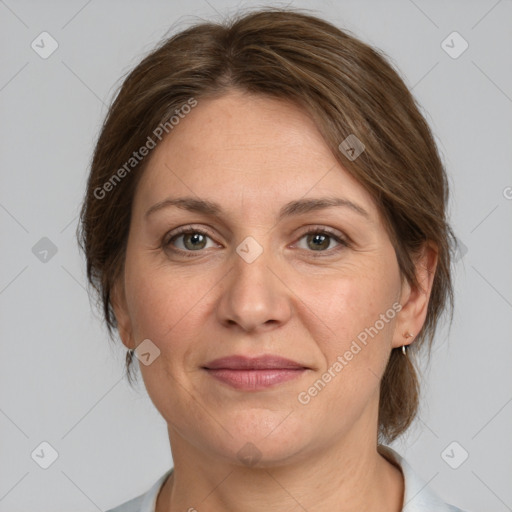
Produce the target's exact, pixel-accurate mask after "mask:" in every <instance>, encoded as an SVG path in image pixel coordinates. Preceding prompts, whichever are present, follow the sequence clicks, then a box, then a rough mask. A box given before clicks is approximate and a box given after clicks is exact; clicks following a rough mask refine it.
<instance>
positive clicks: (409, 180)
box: [77, 9, 454, 441]
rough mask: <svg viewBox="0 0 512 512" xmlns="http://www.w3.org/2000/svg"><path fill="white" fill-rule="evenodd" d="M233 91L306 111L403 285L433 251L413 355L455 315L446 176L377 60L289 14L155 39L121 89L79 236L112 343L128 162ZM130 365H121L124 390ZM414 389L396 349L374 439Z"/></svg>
mask: <svg viewBox="0 0 512 512" xmlns="http://www.w3.org/2000/svg"><path fill="white" fill-rule="evenodd" d="M233 88H237V89H240V90H243V91H246V92H250V93H254V94H263V95H269V96H272V97H274V98H282V99H286V100H291V101H294V102H295V103H296V104H297V105H299V106H301V108H304V109H306V111H307V112H308V113H309V114H310V115H311V116H312V118H313V119H314V120H315V122H316V124H317V126H318V128H319V129H320V131H321V133H322V135H323V137H324V138H325V140H326V142H327V144H328V145H329V147H330V148H331V150H332V152H333V154H334V155H335V156H336V158H337V159H338V161H339V162H340V163H341V164H342V165H343V167H344V168H345V169H346V170H347V171H348V172H349V173H350V174H351V175H352V176H354V177H355V178H356V179H357V180H358V182H359V183H360V184H361V185H362V186H364V187H365V188H366V189H367V190H368V191H369V192H370V194H371V195H372V197H373V198H374V200H375V202H376V204H377V206H378V208H379V211H380V213H381V215H382V217H383V219H384V221H385V223H386V226H387V229H388V231H389V235H390V238H391V240H392V242H393V245H394V247H395V251H396V255H397V260H398V264H399V268H400V270H401V273H402V276H403V278H405V279H407V280H408V282H409V283H410V284H411V285H412V286H414V287H417V286H419V283H418V281H417V278H416V274H415V257H416V256H417V254H418V251H419V250H420V249H421V248H422V247H423V245H424V243H425V242H426V241H431V242H432V243H434V244H435V245H436V246H437V250H438V265H437V270H436V273H435V276H434V281H433V287H432V291H431V296H430V301H429V304H428V312H427V317H426V321H425V324H424V326H423V328H422V330H421V332H420V333H417V335H416V339H415V342H414V344H413V351H412V352H414V351H415V350H416V349H417V348H418V347H421V346H422V345H424V344H425V342H427V343H426V344H427V346H428V348H429V349H430V346H431V343H432V339H433V336H434V332H435V328H436V325H437V323H438V321H439V318H440V316H441V315H442V313H443V311H445V310H446V309H449V310H450V312H451V311H452V308H453V291H452V283H451V270H450V261H451V251H452V247H453V243H452V242H453V240H454V237H453V233H452V231H451V228H450V226H449V225H448V223H447V221H446V212H445V208H446V202H447V199H448V184H447V179H446V175H445V171H444V168H443V165H442V162H441V160H440V157H439V155H438V152H437V149H436V145H435V142H434V139H433V136H432V134H431V131H430V129H429V127H428V125H427V123H426V121H425V119H424V117H423V116H422V114H421V113H420V111H419V108H418V105H417V104H416V102H415V100H414V98H413V97H412V95H411V93H410V92H409V90H408V89H407V87H406V85H405V84H404V82H403V81H402V79H401V78H400V76H399V75H398V73H397V72H396V71H395V70H394V69H393V68H392V67H391V65H390V64H389V63H388V62H387V59H386V58H385V57H384V56H383V55H382V54H381V53H380V52H379V51H377V50H375V49H373V48H371V47H369V46H368V45H366V44H364V43H363V42H361V41H359V40H358V39H357V38H355V37H354V36H352V35H350V34H349V33H347V32H345V31H342V30H340V29H338V28H336V27H334V26H333V25H331V24H329V23H327V22H326V21H323V20H321V19H319V18H317V17H314V16H311V15H309V14H307V13H304V12H299V11H297V10H288V9H284V10H283V9H264V10H259V11H253V12H249V13H248V14H245V15H239V16H238V17H236V18H235V19H232V20H230V21H226V22H224V23H222V24H217V23H209V22H201V23H199V24H197V25H195V26H192V27H191V28H188V29H186V30H184V31H182V32H180V33H178V34H176V35H174V36H173V37H171V38H169V39H166V40H164V41H163V42H162V44H161V45H160V46H159V47H158V48H156V49H155V50H154V51H152V52H151V53H150V54H149V55H148V56H147V57H145V58H144V59H143V60H142V62H140V64H138V65H137V66H136V67H135V69H133V71H131V72H130V73H129V75H128V76H127V77H126V79H125V80H124V82H123V83H122V86H121V88H120V90H119V92H118V94H117V97H116V98H115V100H114V102H113V104H112V105H111V107H110V110H109V112H108V115H107V117H106V119H105V122H104V124H103V127H102V130H101V134H100V136H99V139H98V141H97V145H96V148H95V151H94V155H93V159H92V164H91V171H90V175H89V179H88V184H87V192H86V197H85V200H84V203H83V206H82V211H81V225H80V226H79V230H78V232H77V236H78V238H79V244H80V246H81V248H82V250H83V251H84V252H85V256H86V259H87V277H88V279H89V282H90V284H91V285H92V286H93V287H94V289H95V290H96V292H97V293H98V298H99V299H100V300H99V302H101V304H102V309H103V314H104V317H105V320H106V324H107V327H108V331H109V334H110V336H111V338H112V333H113V330H114V329H115V328H117V324H116V318H115V315H114V312H113V309H112V304H111V298H112V290H113V285H114V283H116V282H117V280H118V279H119V278H120V276H122V272H123V264H124V258H125V251H126V243H127V238H128V231H129V226H130V217H131V205H132V199H133V196H134V191H135V188H136V186H137V183H138V180H139V179H140V176H141V174H142V172H143V170H144V169H145V167H146V165H147V164H148V161H149V160H150V157H148V158H146V159H143V160H141V161H140V163H139V162H137V163H136V165H135V166H134V167H135V171H134V172H131V169H128V168H127V166H126V162H128V161H130V159H131V157H132V155H133V152H134V151H135V150H137V149H138V148H141V147H142V146H144V145H146V144H148V141H149V140H150V138H151V139H154V137H155V135H154V134H155V133H159V132H157V127H159V126H160V127H162V126H164V127H167V128H166V129H165V131H166V132H168V131H170V129H172V126H171V123H170V122H169V119H171V117H172V116H173V115H174V114H175V113H178V111H179V110H180V109H181V108H182V107H183V105H185V104H187V103H189V104H191V103H192V102H191V99H192V100H193V101H199V102H200V101H201V98H204V97H207V96H209V97H211V96H215V95H222V94H224V93H226V92H227V91H228V90H229V89H233ZM160 131H161V128H160ZM351 134H352V135H355V136H356V137H357V138H358V139H359V140H360V141H362V142H363V144H364V146H365V151H363V152H362V153H361V155H360V156H359V157H358V158H356V159H352V158H349V157H348V156H347V154H346V153H344V152H343V151H340V149H339V145H340V143H341V142H342V141H344V140H345V139H346V137H348V136H349V135H351ZM132 163H133V162H132ZM122 169H124V172H122ZM116 173H117V174H116ZM107 192H108V197H107V198H105V197H106V196H107ZM447 306H450V307H449V308H447ZM409 354H410V352H409ZM130 362H131V358H130V357H129V356H127V374H128V379H129V381H130V384H131V376H130ZM418 391H419V384H418V378H417V373H416V370H415V366H414V364H413V362H412V361H411V358H410V355H409V357H404V356H403V355H402V354H401V353H400V352H399V351H398V350H396V349H395V350H393V351H392V353H391V356H390V359H389V362H388V366H387V368H386V371H385V374H384V377H383V379H382V382H381V397H380V406H379V407H380V408H379V437H380V438H381V439H384V440H387V441H392V440H393V439H395V438H396V437H397V436H398V435H400V434H402V433H403V432H404V431H405V430H406V429H407V428H408V427H409V425H410V423H411V422H412V420H413V419H414V417H415V415H416V412H417V409H418Z"/></svg>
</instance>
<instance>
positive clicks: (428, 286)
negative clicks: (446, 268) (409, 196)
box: [392, 242, 438, 348]
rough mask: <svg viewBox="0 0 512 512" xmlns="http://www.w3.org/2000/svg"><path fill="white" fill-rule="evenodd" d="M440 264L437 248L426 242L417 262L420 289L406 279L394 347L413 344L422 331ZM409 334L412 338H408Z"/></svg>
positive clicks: (403, 283)
mask: <svg viewBox="0 0 512 512" xmlns="http://www.w3.org/2000/svg"><path fill="white" fill-rule="evenodd" d="M437 262H438V250H437V246H436V245H435V244H434V243H432V242H426V243H425V245H424V246H423V248H422V250H421V252H420V254H419V256H418V258H417V259H416V261H415V267H416V278H417V280H418V283H419V288H418V287H411V285H410V284H409V283H408V282H407V280H406V279H405V278H404V279H403V282H402V290H401V296H400V304H401V305H402V309H401V310H400V312H399V314H398V316H397V321H396V324H395V332H394V335H393V343H392V345H393V347H394V348H396V347H401V346H402V345H409V344H410V343H412V342H413V341H414V339H415V337H416V336H417V334H418V333H419V332H420V331H421V328H422V327H423V324H424V323H425V318H426V317H427V310H428V302H429V299H430V293H431V292H432V284H433V283H434V275H435V272H436V267H437ZM407 333H410V334H412V336H406V334H407Z"/></svg>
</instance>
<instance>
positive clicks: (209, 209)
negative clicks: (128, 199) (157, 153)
mask: <svg viewBox="0 0 512 512" xmlns="http://www.w3.org/2000/svg"><path fill="white" fill-rule="evenodd" d="M170 206H175V207H177V208H181V209H183V210H187V211H190V212H195V213H202V214H205V215H212V216H220V215H221V214H222V207H221V206H220V205H219V204H218V203H215V202H212V201H207V200H204V199H197V198H195V197H176V198H173V197H169V198H167V199H164V200H163V201H160V202H158V203H156V204H154V205H153V206H151V207H150V208H149V209H148V210H147V211H146V213H145V214H144V217H145V218H146V219H147V218H148V217H149V216H151V215H153V214H154V213H156V212H157V211H160V210H162V209H164V208H168V207H170ZM332 207H344V208H349V209H351V210H352V211H354V212H356V213H358V214H359V215H361V216H363V217H365V218H366V219H368V220H369V219H370V215H369V214H368V212H367V211H366V210H365V209H364V208H363V207H361V206H359V205H358V204H356V203H354V202H352V201H349V200H348V199H343V198H341V197H319V198H314V199H297V200H295V201H291V202H289V203H287V204H285V205H284V206H283V207H282V208H281V210H280V211H279V214H278V220H279V221H281V220H282V219H284V218H286V217H291V216H293V215H302V214H304V213H310V212H313V211H318V210H323V209H325V208H332Z"/></svg>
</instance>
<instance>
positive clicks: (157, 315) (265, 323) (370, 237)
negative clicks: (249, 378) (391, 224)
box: [114, 90, 437, 512]
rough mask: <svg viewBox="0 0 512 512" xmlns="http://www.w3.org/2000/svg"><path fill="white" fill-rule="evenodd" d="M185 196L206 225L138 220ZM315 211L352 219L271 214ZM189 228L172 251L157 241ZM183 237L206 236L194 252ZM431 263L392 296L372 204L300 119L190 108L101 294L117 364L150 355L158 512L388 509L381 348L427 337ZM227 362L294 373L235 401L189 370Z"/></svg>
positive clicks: (390, 266)
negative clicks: (340, 202) (318, 236)
mask: <svg viewBox="0 0 512 512" xmlns="http://www.w3.org/2000/svg"><path fill="white" fill-rule="evenodd" d="M185 196H186V197H193V198H196V199H198V198H200V199H204V200H208V201H213V202H215V203H218V205H219V207H220V208H221V210H222V212H221V213H220V214H209V213H208V214H207V213H202V212H194V211H188V210H186V209H183V208H179V207H177V206H169V207H166V208H162V209H160V210H158V211H155V212H154V213H152V214H151V215H149V216H148V217H145V213H146V212H147V210H148V209H149V208H151V207H152V206H153V205H155V204H157V203H159V202H161V201H163V200H165V199H167V198H169V197H174V198H176V197H185ZM322 197H330V198H332V197H339V198H344V199H346V200H349V201H351V202H353V203H355V204H357V205H358V206H359V207H361V208H363V209H364V210H365V211H366V213H367V216H364V215H361V214H360V213H358V212H356V211H354V210H353V209H351V208H349V207H328V208H323V209H320V210H317V211H310V212H307V213H301V214H296V215H291V216H289V217H285V218H283V219H281V220H279V219H278V213H279V210H280V209H281V207H283V205H285V204H286V203H288V202H290V201H294V200H298V199H312V198H322ZM190 224H192V227H191V230H190V233H189V235H188V237H187V236H186V235H185V236H183V235H182V236H178V237H177V238H173V237H172V235H173V233H175V230H176V228H178V227H180V226H188V225H190ZM194 228H200V229H203V230H206V231H207V232H208V236H207V237H206V238H204V239H199V242H200V243H198V239H197V238H196V239H194V238H193V233H194ZM312 228H320V229H330V230H332V231H333V232H334V233H335V236H339V237H340V238H341V239H345V240H347V241H348V245H343V244H342V243H339V242H337V241H336V239H335V238H328V239H327V241H325V239H324V244H323V245H322V244H320V245H321V246H322V248H321V249H320V250H319V249H318V248H317V245H315V243H314V242H312V240H311V239H312V238H313V239H314V236H309V237H308V235H307V232H308V231H310V230H311V229H312ZM249 236H250V237H253V238H254V239H255V240H256V241H257V242H258V244H259V245H260V246H261V248H262V250H263V252H262V253H261V254H260V255H259V256H258V257H257V258H256V259H255V260H254V261H253V262H252V263H247V262H246V261H245V260H244V259H243V258H241V257H240V256H239V254H238V253H237V252H236V248H237V246H239V244H240V243H241V242H242V241H243V240H244V239H245V238H246V237H249ZM171 238H172V240H171V241H170V242H169V239H171ZM194 240H195V245H194ZM165 242H168V245H167V246H166V245H165ZM185 243H187V245H184V244H185ZM196 247H198V248H196ZM173 248H174V251H173V250H172V249H173ZM179 249H181V250H182V252H181V253H180V252H179ZM184 252H187V253H188V254H190V253H192V254H191V257H186V256H184V255H183V253H184ZM315 256H316V257H315ZM436 263H437V255H436V251H435V249H434V248H433V247H431V246H425V249H424V251H423V255H422V256H421V257H420V258H419V259H418V262H417V273H418V277H419V281H420V283H421V284H422V289H420V290H418V289H411V287H410V286H409V285H408V284H407V283H406V282H404V281H403V280H402V278H401V275H400V272H399V268H398V264H397V259H396V255H395V251H394V248H393V246H392V244H391V242H390V239H389V236H388V234H387V232H386V230H385V228H384V224H383V222H382V219H381V216H380V213H379V211H378V209H377V207H376V205H375V203H374V201H373V199H372V197H371V196H370V195H369V194H368V193H367V192H366V191H365V189H364V188H363V187H362V186H361V185H360V184H359V183H358V182H357V181H356V180H355V179H353V178H352V177H351V176H350V175H349V174H348V173H347V172H346V171H345V170H344V169H343V168H342V166H341V165H340V164H339V163H338V161H337V160H336V159H335V157H334V155H333V154H332V153H331V152H330V150H329V148H328V147H327V146H326V143H325V142H324V140H323V139H322V137H321V135H320V133H319V131H318V129H317V128H316V126H315V125H314V123H313V122H312V120H311V119H310V117H308V116H307V114H306V113H305V112H304V111H303V110H301V109H300V108H298V107H297V106H295V105H293V104H291V103H288V102H285V101H283V100H276V99H270V98H267V97H262V96H256V95H250V94H248V93H243V92H240V91H234V90H233V91H230V92H229V93H227V94H225V95H224V96H222V97H220V98H216V99H200V100H199V103H198V106H197V107H195V108H194V109H193V110H192V112H191V113H190V114H188V115H187V116H186V118H185V119H183V120H181V122H180V124H179V125H178V126H176V127H175V128H174V130H173V131H172V132H171V133H170V135H169V136H168V137H167V138H166V139H164V140H163V141H162V142H161V143H160V144H159V146H158V147H157V148H155V149H154V150H153V155H152V157H151V160H150V162H149V165H148V167H147V169H146V170H145V173H144V175H143V176H142V178H141V181H140V183H139V185H138V188H137V191H136V194H135V197H134V202H133V210H132V220H131V225H130V232H129V238H128V245H127V253H126V261H125V269H124V275H123V277H122V279H121V280H120V281H119V282H118V283H117V284H116V288H115V290H114V292H115V293H114V311H115V313H116V317H117V320H118V324H119V333H120V336H121V338H122V341H123V343H124V344H125V345H126V347H128V348H135V347H136V346H137V345H138V344H139V343H141V341H142V340H144V339H150V340H151V341H152V343H154V344H155V345H156V346H157V347H158V349H159V350H160V355H159V356H158V357H157V358H156V359H155V360H154V361H153V362H152V363H151V364H149V365H148V366H146V365H144V364H140V365H139V366H140V369H141V373H142V376H143V379H144V383H145V386H146V388H147V391H148V394H149V396H150V398H151V400H152V401H153V403H154V405H155V406H156V408H157V409H158V411H159V412H160V413H161V414H162V416H163V417H164V419H165V420H166V422H167V424H168V432H169V440H170V443H171V450H172V456H173V461H174V473H173V475H172V476H171V477H170V478H168V479H167V481H166V482H165V485H164V486H163V488H162V490H161V492H160V494H159V496H158V501H157V512H169V511H177V510H189V509H190V508H191V507H195V508H196V509H197V510H198V511H200V512H202V511H211V512H217V511H223V512H226V511H240V510H244V511H246V512H251V511H261V510H279V511H292V510H304V509H306V510H308V511H310V512H313V511H315V512H323V511H328V510H329V511H330V510H339V511H344V512H348V511H356V510H357V511H360V510H369V511H370V510H371V511H373V510H375V511H377V510H379V511H390V512H391V511H393V512H398V511H399V510H401V508H402V499H403V492H404V489H403V478H402V474H401V472H400V470H399V469H398V468H397V467H395V466H394V465H393V464H391V463H390V462H389V461H387V459H385V458H384V457H382V456H381V455H380V454H379V453H378V452H377V425H378V423H377V420H378V417H377V413H378V403H379V384H380V380H381V377H382V375H383V373H384V370H385V368H386V364H387V361H388V358H389V355H390V352H391V350H392V348H394V347H400V346H402V345H404V344H408V343H410V342H411V341H412V340H413V339H414V338H408V339H406V338H405V337H404V333H405V332H407V331H409V332H411V333H417V332H419V330H420V329H421V326H422V325H423V323H424V321H425V316H426V312H427V304H428V299H429V295H430V290H431V286H432V279H433V275H434V271H435V266H436ZM394 303H400V305H401V307H402V309H401V311H400V312H399V313H398V314H397V315H396V316H395V317H394V318H393V319H392V320H390V321H389V322H388V323H386V324H385V326H384V328H382V329H381V330H380V331H379V332H378V335H376V336H374V337H373V338H370V341H369V342H368V344H367V345H366V346H364V347H363V348H362V350H361V351H360V352H359V353H357V355H355V356H354V357H353V359H352V360H351V361H350V362H349V363H348V364H347V365H346V366H345V367H344V368H343V370H342V371H341V372H339V373H338V374H337V375H336V377H335V378H332V380H331V381H330V382H329V383H328V384H327V385H326V386H325V387H324V389H323V390H322V391H321V392H319V393H318V394H317V395H316V396H315V397H313V398H311V401H310V402H309V403H308V404H307V405H303V404H301V403H300V402H299V401H298V398H297V397H298V395H299V393H300V392H303V391H307V390H308V388H309V387H310V386H311V385H312V384H313V383H314V382H315V381H317V380H318V379H319V378H320V377H321V375H322V374H323V373H324V372H326V371H327V370H328V369H329V367H332V365H333V363H334V362H335V361H336V358H337V357H338V356H340V355H343V354H344V353H345V352H346V351H347V350H348V349H349V348H350V345H351V343H352V341H353V340H354V339H356V337H357V335H358V334H359V333H360V332H361V331H363V330H364V329H365V328H367V327H369V326H373V325H374V324H375V322H376V320H378V319H379V315H381V314H384V313H385V312H386V311H388V310H389V309H390V308H391V307H392V305H393V304H394ZM233 354H243V355H247V356H257V355H261V354H274V355H279V356H282V357H286V358H289V359H292V360H295V361H298V362H300V363H302V364H303V365H304V366H307V367H308V368H309V369H308V370H307V371H306V372H304V373H303V374H302V375H301V376H300V377H298V378H296V379H294V380H292V381H288V382H285V383H282V384H279V385H276V386H273V387H272V388H267V389H265V390H263V391H257V392H254V391H252V392H248V391H240V390H235V389H233V388H231V387H229V386H227V385H225V384H223V383H221V382H219V381H217V380H216V379H214V378H213V377H211V376H210V375H209V374H208V373H207V372H206V371H205V370H204V369H203V368H202V367H203V366H204V365H205V364H206V363H207V362H209V361H211V360H213V359H216V358H218V357H224V356H229V355H233ZM246 443H252V445H254V446H255V447H256V449H257V453H258V454H259V457H260V458H259V460H258V462H257V463H256V464H255V465H252V466H249V465H247V464H244V463H243V462H242V461H241V460H240V459H239V457H238V456H237V453H238V451H239V450H240V449H241V448H242V447H243V446H244V445H245V444H246ZM301 507H303V508H301Z"/></svg>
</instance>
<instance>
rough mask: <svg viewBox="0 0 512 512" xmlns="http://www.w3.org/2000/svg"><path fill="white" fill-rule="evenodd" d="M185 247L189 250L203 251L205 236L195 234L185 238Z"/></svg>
mask: <svg viewBox="0 0 512 512" xmlns="http://www.w3.org/2000/svg"><path fill="white" fill-rule="evenodd" d="M185 245H186V246H187V248H188V249H197V248H199V249H201V248H202V245H204V236H203V235H202V234H201V233H193V234H192V235H188V236H186V237H185Z"/></svg>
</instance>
